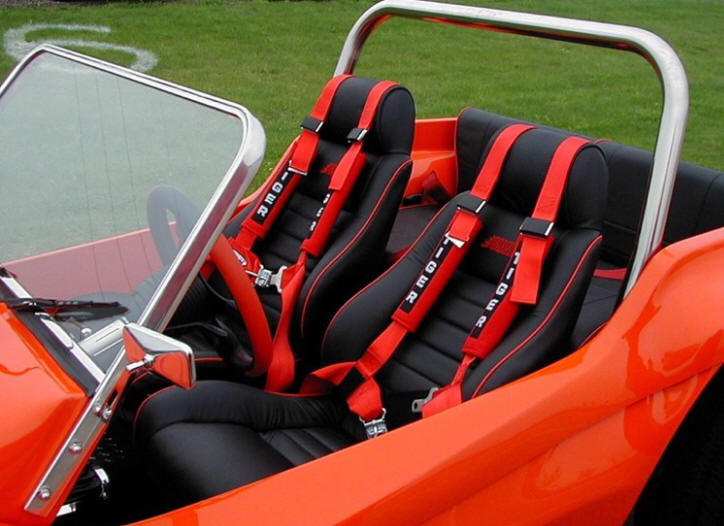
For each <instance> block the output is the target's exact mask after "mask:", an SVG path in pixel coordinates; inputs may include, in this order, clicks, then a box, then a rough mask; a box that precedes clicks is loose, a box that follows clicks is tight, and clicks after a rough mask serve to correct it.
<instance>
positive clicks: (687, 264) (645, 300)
mask: <svg viewBox="0 0 724 526" xmlns="http://www.w3.org/2000/svg"><path fill="white" fill-rule="evenodd" d="M723 265H724V229H719V230H716V231H713V232H710V233H707V234H704V235H701V236H697V237H694V238H691V239H688V240H685V241H683V242H680V243H677V244H674V245H671V246H669V247H667V248H666V249H663V250H661V251H660V252H659V253H658V254H657V255H656V256H655V257H654V258H653V259H652V260H651V261H650V262H649V264H648V265H647V267H646V268H645V270H644V272H643V273H642V275H641V277H640V279H639V281H638V282H637V284H636V286H635V287H634V288H633V290H632V291H631V293H630V294H629V296H628V297H627V298H626V300H625V301H624V302H623V303H622V304H621V306H620V307H619V309H618V310H617V311H616V313H615V314H614V316H613V317H612V318H611V320H610V322H609V323H608V324H607V325H606V326H605V327H604V328H603V329H602V330H601V331H600V332H599V333H598V335H597V336H596V337H594V338H593V339H592V340H591V341H590V342H589V343H588V344H587V345H585V346H584V347H582V348H581V349H579V350H578V351H576V352H574V353H573V354H571V355H569V356H568V357H566V358H564V359H562V360H560V361H558V362H556V363H554V364H552V365H551V366H549V367H546V368H545V369H542V370H540V371H538V372H536V373H534V374H532V375H529V376H527V377H525V378H522V379H520V380H518V381H517V382H514V383H511V384H509V385H506V386H503V387H501V388H498V389H496V390H494V391H492V392H490V393H487V394H485V395H483V396H481V397H478V398H476V399H473V400H471V401H469V402H466V403H464V404H462V405H461V406H458V407H456V408H453V409H450V410H448V411H445V412H443V413H440V414H438V415H435V416H433V417H431V418H429V419H426V420H422V421H420V422H416V423H414V424H411V425H408V426H405V427H402V428H400V429H397V430H395V431H393V432H391V433H388V434H387V435H383V436H381V437H379V438H376V439H374V440H370V441H367V442H364V443H361V444H357V445H355V446H352V447H350V448H347V449H345V450H342V451H340V452H338V453H335V454H332V455H329V456H326V457H323V458H321V459H319V460H316V461H314V462H310V463H308V464H305V465H302V466H300V467H298V468H295V469H292V470H289V471H286V472H283V473H280V474H278V475H274V476H272V477H269V478H267V479H264V480H261V481H259V482H256V483H254V484H250V485H248V486H244V487H242V488H239V489H237V490H233V491H230V492H228V493H226V494H224V495H221V496H218V497H215V498H212V499H209V500H206V501H203V502H200V503H197V504H195V505H192V506H189V507H186V508H182V509H180V510H177V511H174V512H171V513H169V514H166V515H163V516H159V517H157V518H155V519H150V520H147V521H144V522H143V523H142V524H144V525H146V526H151V525H159V526H160V525H166V526H168V525H174V526H191V525H197V524H202V525H203V524H214V525H217V524H232V523H238V522H239V521H242V520H243V521H245V522H248V523H251V524H272V523H273V524H287V523H293V524H307V523H309V524H311V523H314V524H381V523H384V524H409V523H422V522H429V523H431V524H470V523H473V524H479V523H489V524H509V523H513V524H562V523H566V524H569V523H581V521H583V522H584V523H586V524H615V523H621V522H622V521H623V520H624V519H625V518H626V516H627V514H628V513H629V512H630V510H631V507H632V506H633V503H634V502H635V500H636V498H637V497H638V495H639V493H640V491H641V490H642V488H643V486H644V485H645V483H646V480H647V479H648V477H649V475H650V473H651V471H652V470H653V468H654V466H655V465H656V463H657V461H658V459H659V458H660V455H661V453H662V451H663V450H664V448H665V447H666V444H667V443H668V442H669V441H670V439H671V437H672V435H673V433H674V431H675V429H676V427H677V426H678V424H679V423H680V421H681V420H682V419H683V417H684V416H685V414H686V412H687V411H688V409H689V408H690V407H691V405H692V404H693V402H694V401H695V400H696V398H697V396H698V395H699V393H700V392H701V390H702V389H703V388H704V386H705V384H706V382H707V381H708V380H709V379H710V378H711V377H712V376H713V374H714V373H715V371H716V370H717V369H718V368H719V366H720V365H721V363H722V362H724V323H723V322H722V317H721V312H722V302H724V299H723V298H724V272H723V271H722V268H723ZM692 291H695V292H696V296H695V299H696V301H692V300H693V299H694V298H693V297H692ZM687 300H688V301H687ZM682 306H683V307H684V308H682Z"/></svg>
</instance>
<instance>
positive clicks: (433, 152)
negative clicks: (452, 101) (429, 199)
mask: <svg viewBox="0 0 724 526" xmlns="http://www.w3.org/2000/svg"><path fill="white" fill-rule="evenodd" d="M456 129H457V119H456V118H452V117H450V118H442V119H418V120H416V121H415V138H414V140H413V143H412V161H413V163H412V174H410V182H409V183H408V184H407V188H406V189H405V195H406V196H409V195H416V194H419V193H421V192H422V183H423V182H424V181H425V179H427V178H428V177H429V176H430V175H431V174H434V175H435V178H436V179H437V180H438V181H439V182H440V184H441V185H442V186H443V188H445V190H446V191H447V193H448V195H455V194H456V193H457V187H458V181H457V173H458V171H457V157H456V155H455V130H456Z"/></svg>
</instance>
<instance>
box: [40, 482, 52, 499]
mask: <svg viewBox="0 0 724 526" xmlns="http://www.w3.org/2000/svg"><path fill="white" fill-rule="evenodd" d="M52 494H53V492H52V491H50V488H49V487H48V486H45V485H43V486H40V489H39V490H38V498H39V499H40V500H48V499H49V498H50V496H51V495H52Z"/></svg>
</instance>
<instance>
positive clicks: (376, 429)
mask: <svg viewBox="0 0 724 526" xmlns="http://www.w3.org/2000/svg"><path fill="white" fill-rule="evenodd" d="M385 416H387V409H385V408H384V407H383V408H382V414H381V415H380V416H379V417H378V418H373V419H372V420H368V421H366V422H365V421H364V420H363V419H362V417H359V421H360V422H362V425H363V426H365V433H367V438H368V439H369V438H375V437H378V436H380V435H384V434H385V433H387V424H386V423H385Z"/></svg>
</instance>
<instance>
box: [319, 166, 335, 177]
mask: <svg viewBox="0 0 724 526" xmlns="http://www.w3.org/2000/svg"><path fill="white" fill-rule="evenodd" d="M336 168H337V165H336V164H333V163H329V164H326V165H325V166H324V168H322V169H321V170H320V171H319V173H323V174H325V175H328V176H330V177H332V175H333V174H334V170H335V169H336Z"/></svg>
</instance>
